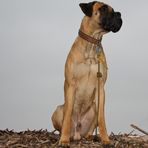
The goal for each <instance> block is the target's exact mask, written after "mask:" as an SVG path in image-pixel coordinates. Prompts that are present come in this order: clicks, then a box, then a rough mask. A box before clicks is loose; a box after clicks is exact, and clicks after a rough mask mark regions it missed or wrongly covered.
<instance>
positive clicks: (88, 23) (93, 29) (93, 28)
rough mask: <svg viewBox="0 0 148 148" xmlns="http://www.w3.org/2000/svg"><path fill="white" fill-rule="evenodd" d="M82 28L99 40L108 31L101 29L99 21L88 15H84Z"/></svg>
mask: <svg viewBox="0 0 148 148" xmlns="http://www.w3.org/2000/svg"><path fill="white" fill-rule="evenodd" d="M80 30H81V31H82V32H84V33H85V34H87V35H89V36H91V37H93V38H95V39H97V40H101V39H102V36H103V35H104V34H105V33H106V32H104V31H103V30H102V29H101V27H100V26H99V25H98V23H97V22H95V21H93V20H91V18H90V17H87V16H84V18H83V19H82V23H81V26H80Z"/></svg>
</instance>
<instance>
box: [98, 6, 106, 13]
mask: <svg viewBox="0 0 148 148" xmlns="http://www.w3.org/2000/svg"><path fill="white" fill-rule="evenodd" d="M99 11H100V12H101V13H105V12H107V11H108V6H107V5H103V6H102V7H101V8H100V9H99Z"/></svg>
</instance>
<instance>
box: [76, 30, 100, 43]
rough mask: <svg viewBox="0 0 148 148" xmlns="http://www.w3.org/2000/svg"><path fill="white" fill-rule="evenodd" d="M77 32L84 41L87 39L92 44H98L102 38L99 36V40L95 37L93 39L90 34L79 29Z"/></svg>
mask: <svg viewBox="0 0 148 148" xmlns="http://www.w3.org/2000/svg"><path fill="white" fill-rule="evenodd" d="M78 34H79V36H80V37H81V38H82V39H84V40H86V41H88V42H90V43H92V44H96V45H99V44H100V43H101V40H102V38H101V39H100V40H97V39H95V38H93V37H91V36H89V35H87V34H85V33H84V32H82V31H81V30H79V32H78Z"/></svg>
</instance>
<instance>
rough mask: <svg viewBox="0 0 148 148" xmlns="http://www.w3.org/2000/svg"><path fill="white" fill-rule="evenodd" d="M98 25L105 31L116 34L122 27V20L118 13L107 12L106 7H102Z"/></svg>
mask: <svg viewBox="0 0 148 148" xmlns="http://www.w3.org/2000/svg"><path fill="white" fill-rule="evenodd" d="M99 11H100V14H101V18H100V25H101V27H102V28H103V29H104V30H105V31H112V32H114V33H115V32H118V31H119V30H120V28H121V26H122V19H121V13H120V12H114V10H112V12H109V9H108V6H107V5H103V6H102V7H101V8H100V9H99Z"/></svg>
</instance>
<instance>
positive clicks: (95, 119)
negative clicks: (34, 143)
mask: <svg viewBox="0 0 148 148" xmlns="http://www.w3.org/2000/svg"><path fill="white" fill-rule="evenodd" d="M79 6H80V8H81V10H82V12H83V13H84V15H85V16H84V18H83V19H82V22H81V25H80V31H79V35H78V37H77V38H76V40H75V41H74V43H73V45H72V48H71V50H70V52H69V54H68V57H67V60H66V63H65V83H64V97H65V102H64V104H63V105H59V106H58V107H57V109H56V110H55V112H54V113H53V115H52V122H53V126H54V128H55V129H56V130H58V131H59V132H60V133H61V137H60V140H59V145H61V146H64V147H65V146H69V144H70V139H71V138H72V139H74V140H80V139H81V138H82V137H85V138H89V137H91V136H92V135H93V132H94V130H95V129H96V128H97V127H99V133H100V137H101V140H102V142H103V143H104V144H109V143H110V140H109V137H108V134H107V130H106V124H105V116H104V104H105V92H104V85H105V82H106V79H107V62H106V57H105V54H104V51H103V48H102V46H101V45H99V44H101V39H102V37H103V35H104V34H106V33H108V32H110V31H112V32H114V33H115V32H118V31H119V30H120V28H121V26H122V18H121V13H120V12H115V11H114V9H113V8H112V7H111V6H109V5H107V4H105V3H103V2H98V1H93V2H89V3H80V4H79ZM97 42H98V43H97ZM97 48H99V50H100V51H99V53H100V54H99V57H98V56H97ZM98 60H99V61H100V74H101V76H99V80H98V78H97V72H98ZM98 82H99V86H98ZM98 87H99V88H98ZM98 89H99V94H98ZM98 95H99V99H98Z"/></svg>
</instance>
